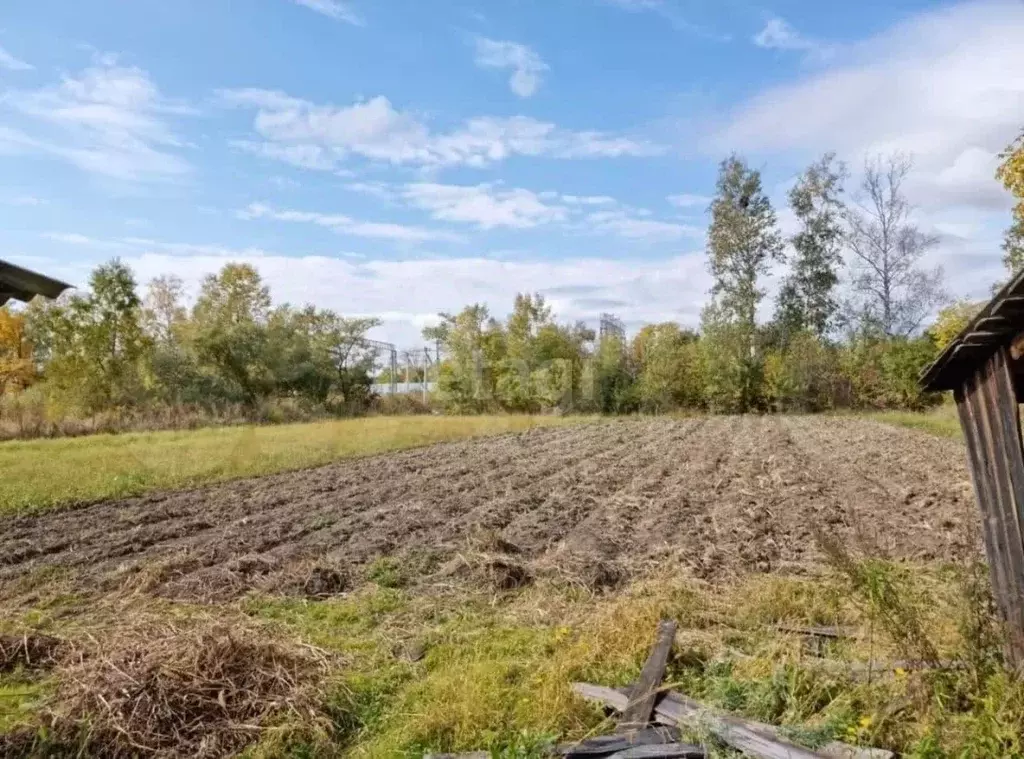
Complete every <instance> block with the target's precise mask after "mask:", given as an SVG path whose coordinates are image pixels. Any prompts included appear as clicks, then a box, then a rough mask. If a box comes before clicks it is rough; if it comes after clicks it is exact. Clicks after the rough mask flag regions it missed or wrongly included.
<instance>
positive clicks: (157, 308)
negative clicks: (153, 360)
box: [142, 274, 188, 345]
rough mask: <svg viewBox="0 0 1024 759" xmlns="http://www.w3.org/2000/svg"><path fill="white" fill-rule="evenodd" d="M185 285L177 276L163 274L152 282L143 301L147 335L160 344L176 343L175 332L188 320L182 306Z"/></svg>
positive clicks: (143, 317)
mask: <svg viewBox="0 0 1024 759" xmlns="http://www.w3.org/2000/svg"><path fill="white" fill-rule="evenodd" d="M184 294H185V283H184V282H182V281H181V277H179V276H177V275H175V274H163V275H161V276H159V277H155V278H153V279H152V280H150V283H149V285H148V286H147V287H146V297H145V299H144V300H143V303H142V305H143V309H142V319H143V325H144V326H145V328H146V332H147V334H149V336H150V337H151V338H153V340H154V341H156V342H157V343H158V344H163V345H167V344H169V343H172V342H174V341H175V334H174V333H175V331H176V330H177V329H178V327H180V326H181V325H182V324H183V323H184V322H185V320H186V319H187V318H188V311H187V310H186V309H185V307H184V306H183V305H182V298H183V297H184Z"/></svg>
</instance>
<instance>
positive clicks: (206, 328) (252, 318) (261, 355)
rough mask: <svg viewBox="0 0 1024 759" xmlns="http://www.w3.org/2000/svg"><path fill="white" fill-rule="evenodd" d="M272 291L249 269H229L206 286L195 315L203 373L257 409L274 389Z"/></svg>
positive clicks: (226, 392) (195, 341) (196, 343)
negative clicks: (270, 344) (270, 362)
mask: <svg viewBox="0 0 1024 759" xmlns="http://www.w3.org/2000/svg"><path fill="white" fill-rule="evenodd" d="M269 313H270V290H269V288H267V287H266V286H265V285H264V284H263V281H262V279H261V278H260V275H259V272H258V271H256V269H255V267H253V266H251V265H249V264H236V263H229V264H226V265H225V266H224V268H223V269H221V270H220V272H219V273H217V274H211V275H209V276H208V277H206V279H204V280H203V284H202V287H201V289H200V292H199V297H198V299H197V300H196V304H195V306H194V308H193V309H192V322H193V330H194V334H193V349H194V351H195V354H196V358H197V361H198V363H199V366H200V368H201V369H202V370H203V371H204V372H205V373H206V374H207V375H208V376H210V378H211V379H212V380H213V383H214V385H216V386H217V387H218V389H219V391H220V392H221V393H222V394H223V395H224V396H226V397H227V398H229V399H233V400H240V401H242V402H244V403H246V404H247V405H250V406H254V405H256V404H257V403H258V402H259V401H260V400H261V399H263V398H265V397H266V396H267V395H268V394H269V392H270V390H272V387H273V381H272V377H271V375H270V369H269V367H268V366H267V363H266V358H267V356H266V347H267V339H268V332H267V322H268V319H269Z"/></svg>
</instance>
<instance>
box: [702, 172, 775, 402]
mask: <svg viewBox="0 0 1024 759" xmlns="http://www.w3.org/2000/svg"><path fill="white" fill-rule="evenodd" d="M782 258H783V243H782V237H781V235H780V234H779V231H778V229H777V225H776V217H775V211H774V210H773V209H772V206H771V202H770V201H769V200H768V196H767V195H765V193H764V191H763V190H762V188H761V175H760V173H759V172H757V171H755V170H753V169H750V168H748V167H747V165H746V164H745V163H744V162H743V161H742V160H740V159H739V158H738V157H736V156H731V157H730V158H728V159H726V160H725V161H723V162H722V164H721V166H720V167H719V174H718V183H717V192H716V196H715V199H714V200H713V201H712V203H711V226H710V229H709V230H708V262H709V269H710V271H711V276H712V277H713V278H714V285H713V287H712V290H711V294H712V302H711V305H710V306H709V307H708V308H706V309H705V312H704V316H703V318H702V330H701V331H702V335H703V337H704V340H703V343H705V345H704V347H705V351H704V355H705V359H706V361H705V366H706V368H707V383H708V384H707V389H708V393H709V395H708V400H709V403H711V404H712V405H716V406H719V407H721V408H725V409H727V410H730V411H746V410H748V409H750V408H754V407H758V406H760V404H761V400H762V392H761V387H760V383H761V381H762V379H763V366H762V361H761V357H760V355H759V352H758V346H757V344H756V337H757V324H756V316H757V307H758V304H759V303H760V302H761V299H762V298H763V297H764V289H762V288H761V287H760V286H759V281H758V280H759V278H760V277H762V276H765V275H767V274H768V270H769V266H770V264H771V263H772V262H773V261H779V260H782Z"/></svg>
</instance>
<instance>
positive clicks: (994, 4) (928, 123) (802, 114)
mask: <svg viewBox="0 0 1024 759" xmlns="http://www.w3.org/2000/svg"><path fill="white" fill-rule="evenodd" d="M1021 39H1024V4H1021V3H1018V2H1005V1H1002V0H992V1H982V2H971V3H963V4H960V5H956V6H951V7H944V8H941V9H938V10H932V11H929V12H926V13H922V14H919V15H917V16H914V17H911V18H909V19H907V20H906V21H904V22H902V23H900V24H898V25H896V26H894V27H893V28H891V29H889V30H887V31H886V32H884V33H882V34H879V35H877V36H875V37H874V38H872V39H869V40H866V41H864V42H862V43H859V44H856V45H853V46H849V47H846V48H844V50H843V52H842V54H841V55H840V56H837V57H836V58H835V59H833V60H832V61H831V62H830V63H829V64H828V65H827V66H825V67H824V68H822V69H818V70H815V71H813V72H810V73H807V74H805V75H803V76H801V77H800V78H798V79H797V80H796V81H795V82H793V83H790V84H786V85H781V86H777V87H772V88H769V89H767V90H765V91H763V92H761V93H760V94H759V95H757V96H756V97H754V98H752V99H751V100H749V101H747V102H746V103H743V104H742V105H741V106H740V107H739V108H737V109H736V110H735V111H734V112H733V113H732V114H731V116H730V117H729V118H728V119H727V120H726V122H725V123H723V124H715V125H712V126H710V127H709V128H708V132H707V135H706V137H705V139H704V142H703V148H704V149H705V150H706V151H708V152H710V153H712V154H714V155H722V154H724V153H727V152H730V151H734V150H737V151H741V152H747V153H756V154H760V155H762V156H768V155H770V156H773V160H774V161H778V160H779V159H780V157H783V156H787V155H788V156H789V157H790V158H792V159H794V160H798V161H800V162H805V161H807V160H810V159H812V158H814V157H816V156H817V155H820V154H821V153H822V152H824V151H826V150H836V151H837V152H838V153H839V155H840V156H841V157H842V158H844V159H845V160H847V161H848V162H849V164H850V165H851V168H852V169H853V170H854V172H855V176H854V177H853V181H852V182H851V183H850V184H851V186H852V185H855V183H856V180H857V176H856V172H857V171H858V170H859V169H860V167H861V166H862V165H863V161H864V159H865V158H866V157H872V156H876V155H879V154H888V153H891V152H893V151H901V152H904V153H907V154H909V155H911V156H913V158H914V169H913V171H912V173H911V175H910V177H909V178H908V180H907V183H906V186H905V188H906V191H907V195H908V198H909V200H910V202H911V203H912V204H914V205H915V206H917V207H918V209H919V211H918V218H919V220H920V221H921V222H922V224H923V225H924V226H925V228H930V229H935V228H936V227H935V226H934V225H935V224H936V223H938V222H939V221H941V220H945V219H949V218H951V217H953V216H956V217H957V218H958V220H959V221H960V222H961V223H966V224H969V225H970V226H971V227H972V228H974V229H976V230H979V231H978V233H977V234H976V236H975V237H974V238H973V239H972V240H971V241H970V242H969V243H965V242H962V241H961V242H957V241H956V240H954V239H953V238H951V237H949V236H948V235H947V236H943V237H942V240H941V243H940V245H939V246H938V247H937V248H936V249H935V250H934V251H933V252H931V253H930V254H929V256H928V263H930V264H941V265H943V266H944V267H945V268H946V272H947V279H948V281H949V282H950V285H951V288H953V289H954V290H955V291H956V292H958V293H965V294H966V288H968V287H971V288H972V289H971V290H970V291H969V292H970V293H971V294H973V295H985V290H986V289H987V287H988V286H986V287H982V288H981V290H980V291H979V290H978V289H977V288H975V287H974V286H973V285H971V284H970V283H972V282H976V281H977V280H978V277H979V276H983V277H984V278H985V279H986V280H987V281H988V283H989V285H990V284H991V282H992V281H995V280H996V279H998V278H999V277H1000V276H1001V272H1000V265H999V258H1000V251H999V243H1000V237H1001V234H1002V229H1003V228H1004V227H1005V226H1006V225H1007V224H1009V214H1008V213H1007V211H1008V208H1009V205H1010V199H1009V196H1008V194H1007V193H1005V192H1004V191H1003V189H1002V187H1001V186H1000V185H999V183H998V182H997V181H996V180H995V178H994V174H995V169H996V166H997V165H998V154H999V152H1000V151H1001V150H1002V149H1003V148H1004V147H1005V146H1006V145H1007V144H1008V143H1009V142H1010V141H1011V140H1012V139H1013V138H1014V137H1015V136H1016V135H1017V134H1019V132H1020V129H1021V125H1022V118H1021V114H1022V113H1024V45H1021V44H1020V41H1021ZM929 225H931V226H929ZM979 272H982V273H983V274H979Z"/></svg>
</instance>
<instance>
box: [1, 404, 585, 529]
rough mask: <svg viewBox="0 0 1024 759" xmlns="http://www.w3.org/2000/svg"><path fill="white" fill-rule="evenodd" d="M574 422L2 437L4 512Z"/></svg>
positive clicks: (444, 421) (505, 419) (374, 423)
mask: <svg viewBox="0 0 1024 759" xmlns="http://www.w3.org/2000/svg"><path fill="white" fill-rule="evenodd" d="M579 421H580V420H579V418H573V417H553V416H552V417H547V416H546V417H530V416H472V417H458V416H402V417H370V418H365V419H346V420H341V421H330V422H317V423H312V424H289V425H280V426H244V427H227V428H216V429H203V430H195V431H188V432H147V433H139V434H128V435H93V436H89V437H81V438H70V439H57V440H33V441H16V442H7V443H0V472H3V477H2V478H0V513H4V512H13V511H30V510H36V509H43V508H47V507H52V506H56V505H61V504H66V503H72V502H81V501H92V500H102V499H105V498H118V497H125V496H133V495H140V494H142V493H145V492H148V491H152V490H162V489H175V488H184V487H191V486H195V485H202V484H206V483H211V482H217V481H222V480H228V479H233V478H237V477H248V476H255V475H263V474H271V473H274V472H282V471H286V470H290V469H302V468H305V467H312V466H319V465H322V464H326V463H329V462H331V461H336V460H338V459H344V458H351V457H356V456H367V455H371V454H375V453H384V452H387V451H397V450H401V449H405V448H413V447H416V446H422V445H428V444H431V443H440V442H445V441H452V440H459V439H463V438H469V437H475V436H479V435H493V434H499V433H505V432H520V431H523V430H526V429H530V428H532V427H537V426H544V425H555V424H574V423H578V422H579Z"/></svg>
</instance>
